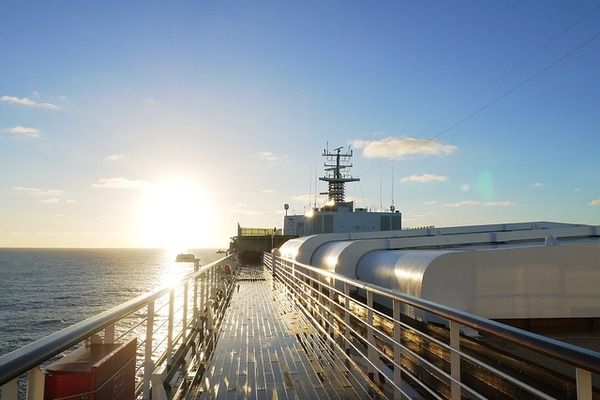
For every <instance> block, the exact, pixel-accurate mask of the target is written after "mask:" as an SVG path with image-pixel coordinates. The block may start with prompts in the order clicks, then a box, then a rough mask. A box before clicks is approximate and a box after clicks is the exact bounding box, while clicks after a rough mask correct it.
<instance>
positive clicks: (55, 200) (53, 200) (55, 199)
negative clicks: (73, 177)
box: [40, 197, 60, 204]
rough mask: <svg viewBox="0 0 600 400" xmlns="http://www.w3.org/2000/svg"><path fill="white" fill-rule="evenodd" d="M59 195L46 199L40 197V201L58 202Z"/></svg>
mask: <svg viewBox="0 0 600 400" xmlns="http://www.w3.org/2000/svg"><path fill="white" fill-rule="evenodd" d="M59 202H60V197H48V198H46V199H41V200H40V203H53V204H54V203H59Z"/></svg>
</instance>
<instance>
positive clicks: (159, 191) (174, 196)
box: [138, 180, 215, 251]
mask: <svg viewBox="0 0 600 400" xmlns="http://www.w3.org/2000/svg"><path fill="white" fill-rule="evenodd" d="M138 211H139V224H138V226H139V238H140V241H141V243H142V245H143V246H145V247H158V248H165V249H170V250H174V251H175V250H179V249H182V250H183V249H187V248H197V247H205V246H206V245H207V244H209V243H211V242H212V240H211V237H210V236H211V234H212V232H213V230H214V223H215V220H214V208H213V207H212V204H211V202H210V201H209V199H208V197H207V195H206V193H205V192H204V191H202V190H201V188H200V187H198V186H197V185H194V184H192V183H189V182H186V181H184V180H174V181H169V182H164V183H157V184H153V185H150V186H149V187H147V188H146V191H145V194H144V197H143V199H142V201H141V202H140V205H139V208H138Z"/></svg>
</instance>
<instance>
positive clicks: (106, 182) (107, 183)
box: [92, 177, 148, 189]
mask: <svg viewBox="0 0 600 400" xmlns="http://www.w3.org/2000/svg"><path fill="white" fill-rule="evenodd" d="M146 185H148V183H147V182H145V181H142V180H138V179H127V178H123V177H115V178H101V179H98V182H96V183H94V184H93V185H92V187H93V188H96V189H138V188H143V187H145V186H146Z"/></svg>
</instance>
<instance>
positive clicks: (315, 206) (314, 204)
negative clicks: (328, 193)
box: [313, 162, 317, 208]
mask: <svg viewBox="0 0 600 400" xmlns="http://www.w3.org/2000/svg"><path fill="white" fill-rule="evenodd" d="M313 208H317V163H316V162H315V200H314V203H313Z"/></svg>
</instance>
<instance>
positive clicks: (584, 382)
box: [575, 368, 592, 400]
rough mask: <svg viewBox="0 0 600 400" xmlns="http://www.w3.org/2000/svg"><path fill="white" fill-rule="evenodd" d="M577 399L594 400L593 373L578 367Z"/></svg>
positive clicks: (576, 373) (576, 374) (576, 375)
mask: <svg viewBox="0 0 600 400" xmlns="http://www.w3.org/2000/svg"><path fill="white" fill-rule="evenodd" d="M575 378H576V380H577V400H592V374H591V372H590V371H588V370H585V369H581V368H576V369H575Z"/></svg>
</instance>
